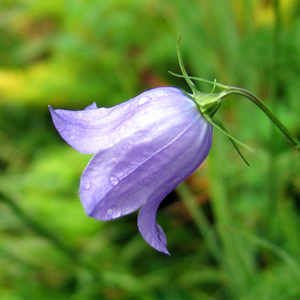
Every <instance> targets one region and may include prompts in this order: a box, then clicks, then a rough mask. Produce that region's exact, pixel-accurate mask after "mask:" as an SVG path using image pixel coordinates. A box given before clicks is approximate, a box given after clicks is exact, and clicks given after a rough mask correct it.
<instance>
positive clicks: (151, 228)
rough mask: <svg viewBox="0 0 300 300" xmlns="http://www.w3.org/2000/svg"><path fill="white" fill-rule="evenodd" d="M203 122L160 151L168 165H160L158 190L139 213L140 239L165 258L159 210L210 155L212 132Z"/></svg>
mask: <svg viewBox="0 0 300 300" xmlns="http://www.w3.org/2000/svg"><path fill="white" fill-rule="evenodd" d="M201 121H202V122H199V123H198V122H197V123H196V124H194V126H192V127H190V128H189V129H188V130H187V131H186V132H184V133H183V134H182V135H181V136H179V137H177V139H176V140H175V141H174V142H173V143H172V144H171V145H169V146H168V147H167V148H165V149H163V151H161V153H160V156H161V157H164V158H165V159H166V160H167V161H168V164H167V165H161V169H160V170H157V173H156V174H155V173H154V174H152V176H153V179H155V181H156V188H155V189H153V191H152V194H151V196H150V198H149V199H148V200H147V202H146V204H145V205H144V206H143V207H142V209H141V210H140V212H139V217H138V227H139V231H140V233H141V235H142V236H143V238H144V239H145V241H146V242H147V243H148V244H149V245H151V246H152V247H153V248H155V249H156V250H158V251H161V252H163V253H166V254H168V253H169V252H168V250H167V249H166V239H165V234H164V232H163V230H162V228H161V227H160V226H159V225H158V224H156V212H157V208H158V206H159V204H160V203H161V201H162V200H163V198H164V197H165V196H166V195H167V194H168V193H170V192H171V191H172V190H173V189H174V188H175V187H176V186H177V185H178V184H179V183H181V182H182V181H183V180H184V179H186V177H188V176H189V175H190V174H191V173H193V171H195V169H196V168H197V167H198V166H199V165H200V164H201V163H202V162H203V160H204V159H205V158H206V156H207V155H208V152H209V150H210V147H211V142H212V128H211V125H209V124H207V123H206V122H205V121H204V120H201ZM201 124H202V126H201ZM199 125H200V126H199ZM171 157H172V158H171ZM153 163H155V162H153Z"/></svg>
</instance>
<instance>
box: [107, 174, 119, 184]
mask: <svg viewBox="0 0 300 300" xmlns="http://www.w3.org/2000/svg"><path fill="white" fill-rule="evenodd" d="M109 182H110V184H111V185H113V186H116V185H117V184H118V183H119V178H118V177H116V176H111V177H110V178H109Z"/></svg>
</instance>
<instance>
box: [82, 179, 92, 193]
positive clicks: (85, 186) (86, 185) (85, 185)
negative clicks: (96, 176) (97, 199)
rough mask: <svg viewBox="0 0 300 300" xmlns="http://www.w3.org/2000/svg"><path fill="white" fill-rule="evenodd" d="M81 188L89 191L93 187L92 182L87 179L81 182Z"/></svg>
mask: <svg viewBox="0 0 300 300" xmlns="http://www.w3.org/2000/svg"><path fill="white" fill-rule="evenodd" d="M81 187H82V188H83V189H85V190H88V189H89V188H90V187H91V182H90V181H89V179H87V178H83V179H82V180H81Z"/></svg>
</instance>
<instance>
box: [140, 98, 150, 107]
mask: <svg viewBox="0 0 300 300" xmlns="http://www.w3.org/2000/svg"><path fill="white" fill-rule="evenodd" d="M149 100H151V98H150V97H147V96H144V97H141V98H140V100H139V105H143V104H145V103H147V102H148V101H149Z"/></svg>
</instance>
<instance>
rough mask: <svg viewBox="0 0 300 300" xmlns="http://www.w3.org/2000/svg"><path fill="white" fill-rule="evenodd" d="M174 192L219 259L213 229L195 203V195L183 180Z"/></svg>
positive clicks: (218, 250) (217, 259)
mask: <svg viewBox="0 0 300 300" xmlns="http://www.w3.org/2000/svg"><path fill="white" fill-rule="evenodd" d="M176 192H177V193H178V195H179V197H180V198H181V199H182V201H183V203H184V205H185V207H186V208H187V210H188V212H189V214H190V215H191V217H192V219H193V221H194V223H195V225H196V227H197V229H198V231H199V233H200V234H201V235H202V236H203V237H204V240H205V241H206V243H207V245H208V248H209V249H210V251H211V253H212V255H213V256H214V258H215V259H216V261H220V249H219V245H218V242H217V237H216V234H215V231H214V230H213V229H212V226H211V225H210V224H209V222H208V221H207V219H206V217H205V215H204V213H203V211H202V209H201V208H200V207H199V206H198V205H197V203H196V200H195V196H194V195H193V193H192V192H191V191H190V189H189V187H188V186H187V185H186V183H185V182H183V183H181V184H180V185H179V186H177V188H176Z"/></svg>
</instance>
